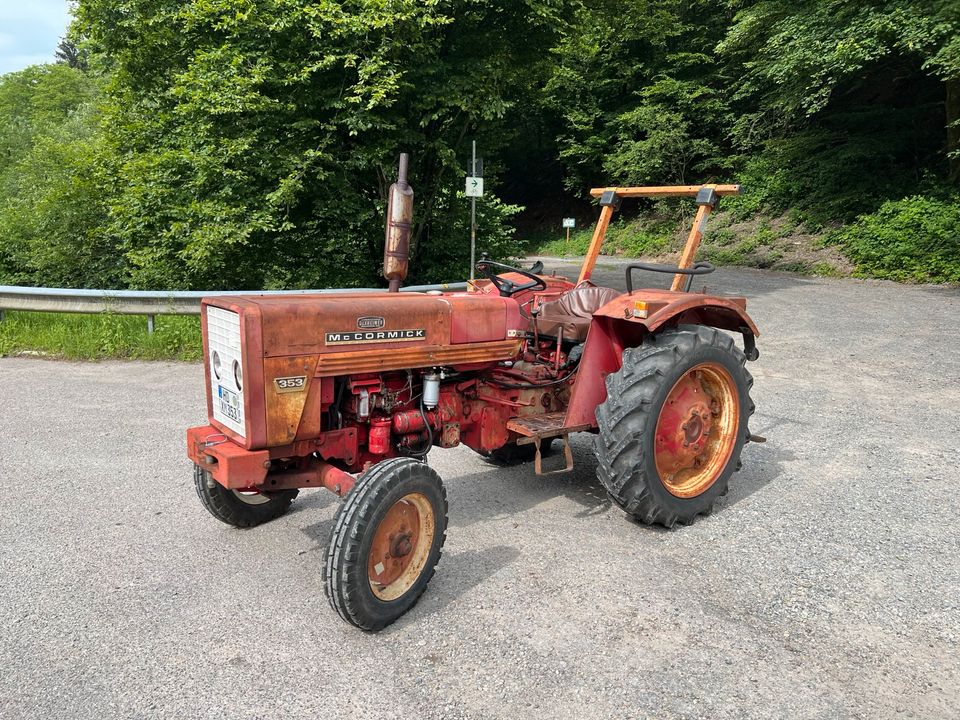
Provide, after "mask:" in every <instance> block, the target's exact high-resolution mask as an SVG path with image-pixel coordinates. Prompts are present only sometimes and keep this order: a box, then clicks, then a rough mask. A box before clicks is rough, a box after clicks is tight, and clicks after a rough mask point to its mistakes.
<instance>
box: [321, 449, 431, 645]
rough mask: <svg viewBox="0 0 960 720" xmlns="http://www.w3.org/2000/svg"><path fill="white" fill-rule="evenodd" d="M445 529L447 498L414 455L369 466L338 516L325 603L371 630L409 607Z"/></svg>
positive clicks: (328, 562)
mask: <svg viewBox="0 0 960 720" xmlns="http://www.w3.org/2000/svg"><path fill="white" fill-rule="evenodd" d="M446 532H447V495H446V491H445V490H444V487H443V482H442V481H441V480H440V476H439V475H437V473H436V471H435V470H433V468H431V467H429V466H428V465H426V464H425V463H422V462H419V461H417V460H414V459H412V458H393V459H390V460H385V461H383V462H381V463H378V464H376V465H374V466H373V467H372V468H370V469H369V470H367V471H366V472H365V473H363V475H361V476H360V478H359V480H357V484H356V485H355V486H354V487H353V490H351V491H350V494H349V495H347V498H346V500H345V501H344V503H343V505H341V506H340V509H339V511H338V512H337V517H336V520H335V521H334V525H333V531H332V533H331V535H330V544H329V545H328V546H327V557H326V562H325V563H324V567H323V581H324V589H325V591H326V595H327V599H328V600H329V601H330V606H331V607H332V608H333V609H334V610H336V611H337V613H338V614H339V615H340V617H342V618H343V619H344V620H346V621H347V622H348V623H351V624H352V625H355V626H356V627H358V628H360V629H361V630H367V631H371V632H373V631H377V630H381V629H383V628H385V627H386V626H387V625H389V624H390V623H392V622H394V621H395V620H396V619H397V618H399V617H400V616H401V615H403V614H404V613H405V612H407V611H408V610H410V608H412V607H413V606H414V605H415V604H416V602H417V600H419V599H420V596H421V595H423V593H424V591H425V590H426V589H427V583H429V582H430V579H431V578H432V577H433V574H434V572H435V570H436V567H437V563H438V562H439V561H440V554H441V550H442V548H443V542H444V540H445V539H446Z"/></svg>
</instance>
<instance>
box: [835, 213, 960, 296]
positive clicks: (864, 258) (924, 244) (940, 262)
mask: <svg viewBox="0 0 960 720" xmlns="http://www.w3.org/2000/svg"><path fill="white" fill-rule="evenodd" d="M830 241H831V242H834V243H836V244H838V245H839V246H840V247H841V248H842V249H843V250H844V252H845V253H846V254H847V255H848V256H849V257H850V259H851V260H853V261H854V262H855V263H856V265H857V269H858V273H859V274H860V275H866V276H872V277H880V278H889V279H891V280H911V281H920V282H960V196H955V197H953V198H949V199H944V200H937V199H932V198H929V197H923V196H913V197H908V198H905V199H903V200H897V201H890V202H886V203H884V204H883V205H882V206H881V207H880V208H879V209H878V210H877V211H876V212H873V213H870V214H868V215H861V216H860V217H859V218H857V220H856V222H854V223H852V224H850V225H848V226H847V227H845V228H843V229H841V230H839V231H837V232H835V233H832V234H831V235H830Z"/></svg>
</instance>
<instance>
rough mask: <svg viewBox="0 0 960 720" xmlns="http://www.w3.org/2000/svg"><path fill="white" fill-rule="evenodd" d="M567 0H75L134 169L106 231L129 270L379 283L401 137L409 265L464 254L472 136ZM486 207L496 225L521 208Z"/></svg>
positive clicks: (152, 276)
mask: <svg viewBox="0 0 960 720" xmlns="http://www.w3.org/2000/svg"><path fill="white" fill-rule="evenodd" d="M562 8H563V3H562V2H559V1H552V0H542V1H541V0H527V1H525V2H515V3H500V2H479V1H476V0H473V1H467V0H445V1H437V2H429V3H423V2H419V1H417V0H397V1H395V2H390V3H383V2H380V1H379V0H360V1H358V2H351V3H340V2H329V1H328V2H309V1H307V0H260V1H259V2H253V1H252V0H205V1H204V2H199V1H198V2H191V3H181V2H162V1H159V0H120V1H117V0H81V1H80V2H79V5H78V9H77V16H78V28H77V29H78V31H79V32H80V33H81V34H82V35H84V36H85V37H87V38H88V46H89V47H90V49H91V51H92V52H94V53H95V54H96V55H97V56H98V57H99V58H100V62H102V63H103V64H104V65H105V66H106V67H108V68H109V69H110V72H111V82H110V85H109V98H110V102H109V106H108V110H107V123H108V124H109V126H110V128H111V132H112V134H113V137H114V141H115V145H116V152H117V153H118V155H119V156H120V158H121V165H120V180H121V188H122V190H121V194H120V196H119V197H118V198H117V200H116V202H115V204H114V205H113V208H112V219H113V221H112V225H111V232H113V233H115V234H116V236H117V237H118V238H120V239H121V241H122V243H123V246H124V248H125V250H126V253H127V256H128V258H129V259H130V262H131V264H132V279H133V282H134V284H136V285H138V286H145V287H149V286H152V287H224V286H233V287H240V288H244V287H258V286H268V287H269V286H304V285H306V286H310V285H313V286H318V285H350V284H356V283H362V284H367V283H370V282H372V281H374V280H375V276H376V274H377V269H378V267H379V262H380V252H381V247H382V234H383V230H382V224H383V213H384V208H383V200H384V197H385V193H386V188H387V186H388V185H389V183H390V181H391V180H392V176H393V173H394V172H395V171H394V167H395V165H396V158H397V155H398V153H399V152H400V151H409V152H410V153H411V155H412V167H411V181H412V184H413V185H414V187H415V189H416V192H417V198H418V202H417V215H416V227H415V230H414V243H413V247H412V268H413V271H414V276H415V277H429V278H431V279H435V280H437V279H441V278H440V277H439V275H440V273H448V272H453V267H452V265H451V263H449V262H447V261H444V262H443V263H442V264H441V265H439V266H438V265H437V259H438V258H453V257H456V258H458V259H462V258H464V257H465V256H466V248H467V247H468V245H467V240H466V236H464V235H462V234H461V231H462V218H463V216H464V214H465V212H466V208H467V204H466V203H465V202H463V201H458V200H457V199H456V197H455V195H454V193H455V189H457V188H459V186H460V184H461V183H462V180H461V177H462V175H463V171H464V165H465V160H466V155H467V148H468V145H467V138H468V137H469V136H471V135H474V134H476V135H477V136H479V137H481V138H482V139H483V140H484V142H485V143H486V144H487V146H488V147H491V148H492V147H495V146H496V145H498V144H502V143H504V142H506V141H507V138H508V137H509V134H510V127H509V115H510V112H511V110H512V107H513V103H514V99H515V97H516V94H517V93H518V92H519V91H520V89H521V88H524V87H527V86H528V85H529V83H530V78H529V74H530V73H531V71H532V70H533V71H536V68H537V67H538V66H539V63H540V62H541V59H542V58H543V57H544V56H546V54H547V50H548V49H549V47H550V46H551V45H552V43H553V41H554V37H555V28H556V27H557V26H558V20H559V18H560V16H561V15H562ZM485 207H486V217H485V218H484V220H485V222H486V223H487V224H488V226H489V227H488V230H489V232H490V233H491V234H492V235H495V236H496V237H498V238H501V239H502V238H503V237H504V236H505V230H504V228H505V224H506V221H507V220H508V218H509V216H510V214H511V212H512V209H511V208H510V207H508V206H504V205H500V204H496V203H490V204H488V205H486V206H485ZM500 246H501V247H500V250H501V252H504V253H507V254H509V252H510V250H511V249H512V248H511V247H507V246H504V245H503V243H502V242H501V243H500ZM514 247H515V246H514ZM464 265H465V263H461V264H460V266H459V267H458V269H459V272H458V273H457V274H459V275H462V274H463V272H464V270H465V267H464Z"/></svg>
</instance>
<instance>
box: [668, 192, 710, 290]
mask: <svg viewBox="0 0 960 720" xmlns="http://www.w3.org/2000/svg"><path fill="white" fill-rule="evenodd" d="M712 209H713V208H712V207H710V206H709V205H706V204H704V205H701V206H700V207H698V208H697V217H696V219H695V220H694V221H693V227H692V228H690V234H689V235H688V236H687V244H686V245H684V246H683V254H682V255H681V256H680V262H679V263H678V265H677V267H682V268H683V269H687V268H690V267H693V259H694V258H695V257H696V256H697V249H698V248H699V247H700V240H701V239H702V238H703V228H704V226H706V224H707V217H708V216H709V215H710V211H711V210H712ZM688 277H689V276H688V275H681V274H680V273H677V274H676V275H674V276H673V285H671V286H670V289H671V290H673V291H680V290H683V289H684V288H685V287H686V285H687V278H688Z"/></svg>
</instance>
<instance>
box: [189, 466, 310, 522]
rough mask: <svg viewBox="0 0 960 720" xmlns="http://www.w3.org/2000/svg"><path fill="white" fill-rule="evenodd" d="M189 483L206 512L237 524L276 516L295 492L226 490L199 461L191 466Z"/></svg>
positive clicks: (281, 512)
mask: <svg viewBox="0 0 960 720" xmlns="http://www.w3.org/2000/svg"><path fill="white" fill-rule="evenodd" d="M193 483H194V487H196V490H197V496H198V497H199V498H200V502H201V503H203V506H204V507H205V508H206V509H207V512H209V513H210V514H211V515H213V516H214V517H215V518H216V519H217V520H219V521H220V522H222V523H226V524H227V525H233V526H234V527H238V528H251V527H255V526H256V525H261V524H263V523H265V522H268V521H270V520H273V519H275V518H278V517H280V516H281V515H283V514H284V513H285V512H286V511H287V510H289V509H290V503H292V502H293V500H294V498H295V497H297V493H298V492H299V491H297V490H279V491H277V492H263V493H261V492H255V491H241V490H228V489H227V488H225V487H224V486H223V485H221V484H220V483H218V482H217V481H216V480H214V479H213V476H211V475H210V473H209V472H207V471H206V470H204V469H203V468H201V467H200V466H199V465H194V466H193Z"/></svg>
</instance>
